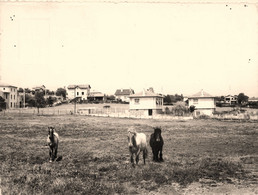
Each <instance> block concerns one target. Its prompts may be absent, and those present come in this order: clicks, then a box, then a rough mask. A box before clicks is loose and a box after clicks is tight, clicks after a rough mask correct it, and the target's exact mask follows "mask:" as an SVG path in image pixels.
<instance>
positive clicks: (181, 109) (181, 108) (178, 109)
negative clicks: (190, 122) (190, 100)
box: [173, 102, 188, 116]
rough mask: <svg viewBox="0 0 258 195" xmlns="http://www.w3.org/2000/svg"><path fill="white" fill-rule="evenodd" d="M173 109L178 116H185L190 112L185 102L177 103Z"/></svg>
mask: <svg viewBox="0 0 258 195" xmlns="http://www.w3.org/2000/svg"><path fill="white" fill-rule="evenodd" d="M173 109H174V112H175V115H176V116H183V115H184V114H185V113H187V111H188V108H187V107H186V106H185V102H177V103H176V104H175V106H174V108H173Z"/></svg>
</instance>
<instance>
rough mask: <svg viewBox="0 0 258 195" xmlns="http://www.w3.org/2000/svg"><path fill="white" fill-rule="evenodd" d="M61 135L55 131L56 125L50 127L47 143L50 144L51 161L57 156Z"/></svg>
mask: <svg viewBox="0 0 258 195" xmlns="http://www.w3.org/2000/svg"><path fill="white" fill-rule="evenodd" d="M58 142H59V136H58V134H57V133H56V132H55V128H54V127H48V136H47V144H48V146H49V162H52V161H54V160H55V159H56V158H57V149H58Z"/></svg>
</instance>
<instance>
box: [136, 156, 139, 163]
mask: <svg viewBox="0 0 258 195" xmlns="http://www.w3.org/2000/svg"><path fill="white" fill-rule="evenodd" d="M138 162H139V154H136V164H137V165H138Z"/></svg>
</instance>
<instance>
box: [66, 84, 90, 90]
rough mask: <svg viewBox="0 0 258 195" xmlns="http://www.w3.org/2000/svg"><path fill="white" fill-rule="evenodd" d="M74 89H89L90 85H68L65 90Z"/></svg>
mask: <svg viewBox="0 0 258 195" xmlns="http://www.w3.org/2000/svg"><path fill="white" fill-rule="evenodd" d="M75 88H80V89H90V88H91V87H90V85H88V84H86V85H68V87H67V89H75Z"/></svg>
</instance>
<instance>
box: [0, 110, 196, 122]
mask: <svg viewBox="0 0 258 195" xmlns="http://www.w3.org/2000/svg"><path fill="white" fill-rule="evenodd" d="M12 113H13V114H18V115H23V114H29V115H41V116H43V115H44V116H47V115H49V116H53V115H73V114H74V110H73V109H58V108H41V109H39V112H38V109H36V108H29V109H9V110H4V111H2V112H0V116H1V115H8V114H12ZM77 114H78V115H85V116H102V117H118V118H136V119H163V120H189V119H193V117H192V116H172V115H166V114H154V115H152V116H146V115H141V114H135V113H130V111H129V110H128V109H124V108H82V109H78V110H77Z"/></svg>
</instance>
